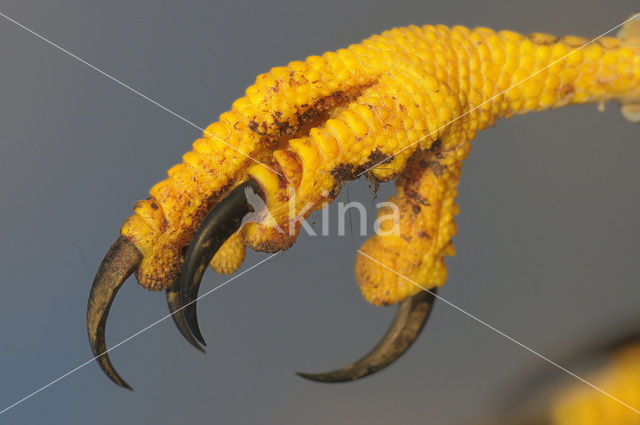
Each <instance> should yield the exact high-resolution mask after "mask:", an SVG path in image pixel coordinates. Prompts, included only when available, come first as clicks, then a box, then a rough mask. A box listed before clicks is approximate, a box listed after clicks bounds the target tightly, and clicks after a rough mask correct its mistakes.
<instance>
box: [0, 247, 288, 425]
mask: <svg viewBox="0 0 640 425" xmlns="http://www.w3.org/2000/svg"><path fill="white" fill-rule="evenodd" d="M278 254H279V252H276V253H275V254H271V255H270V256H268V257H267V258H265V259H264V260H262V261H260V262H258V263H256V264H254V265H253V266H251V267H249V268H248V269H246V270H243V271H242V272H240V273H238V274H237V275H235V276H233V277H232V278H230V279H229V280H227V281H225V282H223V283H221V284H220V285H218V286H216V287H215V288H213V289H210V290H209V291H207V292H205V293H204V294H202V295H200V296H199V297H198V298H196V299H195V300H193V301H190V302H189V303H187V304H185V305H183V306H182V307H180V308H179V309H177V310H176V311H174V312H173V313H170V314H167V315H166V316H164V317H163V318H161V319H160V320H156V321H155V322H153V323H152V324H150V325H149V326H147V327H145V328H143V329H141V330H139V331H138V332H136V333H134V334H133V335H131V336H129V337H128V338H126V339H124V340H122V341H120V342H119V343H117V344H116V345H114V346H113V347H111V348H109V349H108V350H106V351H105V352H103V353H100V354H99V355H97V356H95V357H93V358H91V359H89V360H87V361H86V362H84V363H82V364H81V365H80V366H78V367H76V368H74V369H71V370H70V371H69V372H67V373H65V374H64V375H62V376H60V377H59V378H56V379H54V380H53V381H51V382H49V383H48V384H47V385H45V386H43V387H41V388H40V389H38V390H36V391H34V392H32V393H31V394H29V395H28V396H25V397H23V398H21V399H20V400H18V401H16V402H15V403H13V404H12V405H10V406H8V407H5V408H4V409H3V410H1V411H0V415H2V414H3V413H5V412H6V411H8V410H10V409H13V408H14V407H16V406H17V405H19V404H20V403H22V402H24V401H27V400H28V399H30V398H31V397H33V396H34V395H36V394H38V393H39V392H41V391H44V390H46V389H47V388H49V387H50V386H52V385H54V384H55V383H57V382H58V381H61V380H62V379H64V378H66V377H67V376H69V375H71V374H72V373H74V372H76V371H78V370H79V369H82V368H83V367H85V366H86V365H88V364H89V363H91V362H93V361H94V360H95V359H97V358H98V357H102V356H104V355H105V354H107V353H108V352H109V351H111V350H113V349H115V348H118V347H119V346H121V345H122V344H124V343H125V342H128V341H130V340H131V339H133V338H135V337H137V336H138V335H140V334H141V333H143V332H145V331H147V330H149V329H151V328H152V327H154V326H155V325H157V324H158V323H160V322H162V321H163V320H166V319H168V318H169V317H171V316H173V315H174V314H176V313H178V312H179V311H182V309H184V308H186V307H188V306H190V305H191V304H193V303H195V302H196V301H198V300H200V299H202V298H204V297H206V296H207V295H209V294H210V293H212V292H214V291H217V290H218V289H220V288H222V287H223V286H225V285H226V284H227V283H229V282H231V281H232V280H235V279H237V278H239V277H240V276H242V275H243V274H245V273H247V272H248V271H250V270H253V269H254V268H256V267H258V266H259V265H261V264H262V263H264V262H265V261H267V260H270V259H271V258H273V257H274V256H276V255H278Z"/></svg>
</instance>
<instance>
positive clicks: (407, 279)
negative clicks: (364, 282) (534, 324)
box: [357, 249, 640, 414]
mask: <svg viewBox="0 0 640 425" xmlns="http://www.w3.org/2000/svg"><path fill="white" fill-rule="evenodd" d="M357 251H358V252H359V253H360V254H362V255H363V256H365V257H367V258H368V259H369V260H371V261H373V262H374V263H376V264H379V265H381V266H382V267H384V268H385V269H387V270H389V271H390V272H392V273H395V274H396V275H398V276H400V277H401V278H403V279H404V280H406V281H407V282H410V283H411V284H413V285H415V286H417V287H418V288H420V289H422V290H424V291H427V292H428V293H430V294H431V295H433V296H434V297H436V298H438V299H439V300H442V301H443V302H444V303H445V304H447V305H449V306H451V307H453V308H455V309H456V310H458V311H459V312H461V313H463V314H465V315H467V316H469V317H470V318H472V319H473V320H475V321H476V322H478V323H480V324H482V325H484V326H486V327H487V328H489V329H491V330H492V331H494V332H496V333H498V334H499V335H502V336H503V337H505V338H507V339H508V340H509V341H511V342H514V343H516V344H517V345H519V346H520V347H522V348H524V349H525V350H527V351H529V352H530V353H532V354H535V355H536V356H538V357H540V358H541V359H542V360H544V361H546V362H547V363H549V364H551V365H553V366H555V367H557V368H558V369H560V370H562V371H563V372H566V373H567V374H569V375H571V376H573V377H574V378H576V379H577V380H579V381H582V382H583V383H585V384H587V385H588V386H590V387H591V388H593V389H594V390H596V391H599V392H600V393H602V394H604V395H606V396H607V397H609V398H611V399H613V400H615V401H617V402H618V403H620V404H621V405H623V406H624V407H626V408H628V409H630V410H632V411H634V412H636V413H638V414H640V410H638V409H635V408H633V407H632V406H630V405H628V404H627V403H625V402H624V401H622V400H620V399H619V398H617V397H615V396H613V395H611V394H609V393H608V392H606V391H605V390H603V389H602V388H600V387H597V386H595V385H594V384H592V383H591V382H589V381H587V380H586V379H584V378H581V377H580V376H578V375H576V374H575V373H573V372H571V371H570V370H569V369H567V368H565V367H563V366H560V365H559V364H558V363H556V362H554V361H553V360H551V359H549V358H548V357H545V356H544V355H542V354H540V353H538V352H537V351H535V350H534V349H532V348H529V347H528V346H526V345H524V344H523V343H521V342H520V341H518V340H516V339H514V338H512V337H510V336H509V335H507V334H506V333H504V332H502V331H501V330H499V329H496V328H495V327H494V326H491V325H490V324H488V323H487V322H485V321H484V320H482V319H479V318H478V317H476V316H474V315H473V314H471V313H469V312H468V311H466V310H464V309H462V308H460V307H458V306H457V305H455V304H454V303H452V302H450V301H448V300H446V299H444V298H442V297H441V296H440V295H438V294H436V293H435V292H433V291H430V290H428V289H427V288H425V287H424V286H422V285H420V284H418V283H416V282H414V281H413V280H411V279H409V278H408V277H406V276H404V275H402V274H400V273H398V272H397V271H395V270H393V269H392V268H391V267H388V266H387V265H385V264H382V263H381V262H380V261H378V260H376V259H375V258H373V257H371V256H369V255H367V254H365V253H364V252H362V251H360V250H359V249H358V250H357Z"/></svg>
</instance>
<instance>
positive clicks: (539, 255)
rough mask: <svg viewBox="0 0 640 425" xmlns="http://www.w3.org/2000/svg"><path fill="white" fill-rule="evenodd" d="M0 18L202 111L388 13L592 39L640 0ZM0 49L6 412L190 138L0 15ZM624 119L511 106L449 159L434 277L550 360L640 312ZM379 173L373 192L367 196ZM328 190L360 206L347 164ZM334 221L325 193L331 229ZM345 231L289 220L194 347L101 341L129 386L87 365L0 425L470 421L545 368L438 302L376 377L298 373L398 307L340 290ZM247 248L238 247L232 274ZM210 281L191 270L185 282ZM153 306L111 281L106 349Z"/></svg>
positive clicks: (208, 301) (634, 174) (345, 353)
mask: <svg viewBox="0 0 640 425" xmlns="http://www.w3.org/2000/svg"><path fill="white" fill-rule="evenodd" d="M0 11H1V12H2V13H5V14H7V15H8V16H10V17H12V18H14V19H16V20H19V21H21V22H22V23H24V24H25V25H27V26H29V27H31V28H32V29H34V30H35V31H37V32H40V33H41V34H42V35H43V36H45V37H47V38H49V39H50V40H52V41H53V42H55V43H58V44H60V45H61V46H62V47H64V48H66V49H68V50H70V51H71V52H73V53H75V54H76V55H78V56H80V57H82V58H83V59H85V60H87V61H88V62H90V63H92V64H94V65H95V66H97V67H99V68H101V69H103V70H104V71H105V72H108V73H110V74H112V75H114V76H115V77H117V78H119V79H121V80H122V81H123V82H125V83H127V84H129V85H131V86H132V87H134V88H135V89H137V90H139V91H141V92H143V93H145V94H146V95H148V96H150V97H151V98H153V99H155V100H157V101H158V102H159V103H161V104H163V105H165V106H167V107H169V108H171V109H173V110H175V111H176V112H177V113H179V114H181V115H183V116H184V117H186V118H187V119H189V120H191V121H193V122H195V123H197V124H198V125H200V126H206V125H207V124H208V123H210V122H212V121H215V120H216V119H217V117H218V115H219V114H220V113H221V112H223V111H225V110H227V109H228V107H229V106H230V105H231V103H232V101H233V100H234V99H236V98H237V97H240V96H241V95H242V94H243V92H244V89H245V88H246V87H247V86H248V85H250V84H252V83H253V81H254V78H255V76H256V75H257V74H259V73H261V72H265V71H267V70H268V69H270V68H271V67H273V66H277V65H284V64H286V63H287V62H288V61H290V60H294V59H303V58H304V57H306V56H308V55H311V54H319V53H322V52H324V51H327V50H335V49H338V48H341V47H345V46H347V45H348V44H350V43H355V42H359V41H360V40H361V39H363V38H365V37H367V36H369V35H370V34H372V33H378V32H381V31H383V30H385V29H388V28H391V27H394V26H404V25H408V24H427V23H431V24H438V23H442V24H447V25H454V24H462V25H466V26H470V27H473V26H489V27H492V28H495V29H505V28H507V29H513V30H517V31H520V32H524V33H528V32H533V31H543V32H550V33H555V34H566V33H570V34H577V35H583V36H589V37H590V36H595V35H598V34H601V33H602V32H604V31H606V30H608V29H609V28H611V27H613V26H614V25H616V24H618V23H619V22H621V21H622V20H623V19H625V18H626V17H628V16H629V15H630V14H631V13H632V12H637V11H640V5H639V4H638V2H637V1H636V0H626V1H621V0H619V1H616V2H609V3H605V2H602V1H600V0H575V1H556V0H537V1H505V0H484V1H482V2H476V1H470V0H467V1H462V0H448V1H429V0H423V1H415V0H413V1H412V0H394V1H389V2H385V1H379V0H375V1H371V0H367V1H365V0H361V1H337V0H326V1H321V2H318V1H316V2H303V1H291V0H272V1H266V2H262V1H223V0H215V1H180V2H164V1H163V2H157V1H151V0H148V1H147V0H144V1H142V0H134V1H132V0H128V1H119V0H116V1H109V2H95V1H94V2H84V1H77V0H76V1H72V0H66V1H57V2H49V1H44V0H41V1H24V0H22V1H7V0H5V1H3V2H2V6H1V7H0ZM0 52H1V54H2V65H1V67H0V81H1V83H0V87H1V90H2V92H1V93H2V95H1V99H0V108H1V109H0V140H1V142H0V252H1V254H2V255H0V270H2V297H1V298H0V339H1V340H2V341H3V344H2V347H1V349H0V382H2V385H0V409H2V408H4V407H6V406H8V405H10V404H11V403H13V402H15V401H17V400H19V399H20V398H22V397H24V396H25V395H28V394H29V393H31V392H32V391H35V390H37V389H38V388H40V387H41V386H42V385H45V384H46V383H48V382H50V381H51V380H53V379H55V378H57V377H59V376H60V375H62V374H64V373H66V372H68V371H69V370H71V369H73V368H74V367H76V366H78V365H80V364H81V363H83V362H85V361H86V360H88V359H89V358H90V357H91V353H90V350H89V345H88V342H87V337H86V333H85V309H86V301H87V296H88V292H89V287H90V284H91V281H92V278H93V274H94V272H95V270H96V268H97V266H98V264H99V262H100V261H101V259H102V257H103V255H104V253H105V251H106V249H107V248H108V247H109V245H110V244H111V243H112V242H113V240H114V239H115V238H116V236H117V234H118V229H119V226H120V223H121V222H122V220H123V219H124V218H126V217H127V216H128V215H129V214H130V213H131V206H132V204H133V203H134V202H135V201H136V200H137V199H140V198H145V197H146V196H147V190H148V188H149V187H151V186H152V185H153V184H154V183H155V182H156V181H158V180H160V179H163V178H164V177H165V175H166V174H165V173H166V170H167V169H168V168H169V167H170V166H171V165H173V164H175V163H177V162H179V161H180V157H181V155H182V154H183V153H184V152H186V151H187V150H189V149H190V146H191V143H192V141H193V140H195V139H196V138H197V137H198V136H199V131H198V130H196V129H194V128H193V127H190V126H189V125H187V124H185V123H184V122H182V121H180V120H179V119H176V118H175V117H173V116H171V115H169V114H168V113H167V112H165V111H163V110H161V109H159V108H158V107H156V106H154V105H152V104H151V103H149V102H148V101H146V100H144V99H142V98H140V97H138V96H137V95H135V94H133V93H131V92H130V91H128V90H126V89H125V88H123V87H121V86H118V85H116V84H115V83H114V82H113V81H110V80H109V79H107V78H105V77H104V76H102V75H100V74H98V73H96V72H95V71H93V70H91V69H89V68H88V67H87V66H85V65H83V64H81V63H79V62H78V61H76V60H74V59H73V58H71V57H69V56H67V55H65V54H63V53H62V52H60V51H58V50H56V49H54V48H52V47H51V46H49V45H47V44H46V43H44V42H43V41H42V40H39V39H38V38H36V37H35V36H34V35H32V34H29V33H28V32H26V31H24V30H22V29H20V28H19V27H17V26H16V25H15V24H13V23H10V22H8V21H7V20H5V19H3V18H0ZM639 134H640V127H638V126H633V125H631V124H629V123H628V122H626V121H624V120H623V118H622V117H621V115H620V113H619V109H618V107H617V106H616V105H613V104H611V105H609V106H608V108H607V109H606V111H605V112H604V113H599V112H597V110H596V107H595V106H593V105H591V106H585V107H572V108H567V109H562V110H555V111H550V112H545V113H538V114H533V115H528V116H523V117H516V118H514V119H511V120H505V121H502V122H498V125H497V126H496V127H495V128H492V129H489V130H488V131H485V132H483V133H481V134H480V135H479V136H478V137H477V139H476V140H475V141H474V148H473V151H472V154H471V156H470V158H469V159H468V161H467V162H466V165H465V168H464V172H463V179H462V183H461V186H460V197H459V200H458V202H459V204H460V207H461V211H462V212H461V214H460V215H459V216H458V218H457V222H458V228H459V229H458V230H459V235H458V236H457V237H456V238H455V244H456V247H457V251H458V254H457V256H456V257H455V258H451V259H449V260H448V265H449V270H450V272H449V279H448V282H447V284H446V285H445V287H443V288H442V290H441V292H440V294H441V295H442V296H443V297H445V298H447V299H448V300H450V301H452V302H454V303H455V304H457V305H459V306H460V307H462V308H464V309H467V310H468V311H469V312H471V313H473V314H475V315H477V316H478V317H479V318H481V319H483V320H485V321H487V322H489V323H491V324H492V325H494V326H496V327H497V328H498V329H500V330H502V331H504V332H506V333H507V334H509V335H511V336H512V337H514V338H516V339H518V340H520V341H521V342H523V343H524V344H527V345H529V346H530V347H532V348H533V349H535V350H538V351H540V352H541V353H543V354H545V355H548V356H549V357H550V358H552V359H553V358H555V357H556V356H558V355H559V353H560V352H561V350H564V349H570V348H571V347H572V346H573V345H575V346H578V345H579V344H582V343H584V342H585V341H588V340H589V339H590V338H593V337H594V335H601V334H600V333H598V332H597V331H600V330H606V329H609V328H610V327H615V326H618V324H619V323H621V322H624V320H634V319H636V318H637V315H635V314H634V312H635V311H637V309H638V305H639V304H640V294H639V293H638V289H637V288H638V286H637V285H638V282H637V281H638V278H637V276H638V273H639V272H640V264H639V262H638V259H637V253H638V240H639V239H640V225H639V224H638V221H637V217H638V206H639V205H640V192H639V191H638V186H637V182H638V180H639V178H640V169H639V168H638V165H637V164H638V158H640V144H639V143H638V142H639V140H638V139H639V137H638V135H639ZM393 190H394V189H393V185H392V184H387V185H384V186H383V187H382V189H381V191H380V192H379V194H378V200H377V201H381V200H384V199H386V198H387V197H388V196H390V194H392V193H393ZM343 195H344V199H345V200H351V201H354V200H360V201H362V202H364V203H365V205H370V206H371V205H372V204H373V201H371V190H370V189H369V187H368V186H367V184H366V182H363V181H360V182H355V183H352V184H349V185H348V186H347V187H346V188H345V189H344V190H343ZM377 201H376V202H377ZM336 217H337V215H336V209H335V208H334V209H332V212H331V219H332V226H336V220H335V219H336ZM357 219H358V217H357V215H356V216H355V217H354V220H355V222H354V227H355V229H356V230H357V229H358V227H359V225H358V223H357ZM371 220H372V219H371ZM334 229H335V227H334ZM332 233H335V232H332ZM354 233H355V234H354V236H353V237H351V236H345V237H337V236H332V237H313V238H312V237H307V236H303V237H301V238H300V239H299V240H298V243H296V245H294V247H293V248H292V249H290V250H289V251H287V252H285V253H283V254H281V255H280V256H278V257H276V258H275V259H273V260H271V261H269V262H268V263H267V264H265V265H262V266H261V267H260V268H259V269H255V270H253V271H251V272H249V273H247V274H246V275H244V276H242V277H240V278H239V279H237V280H235V281H233V282H232V283H230V284H229V285H227V286H226V287H224V288H223V289H221V290H219V291H217V292H215V293H214V294H212V295H210V296H209V297H207V298H205V299H203V300H201V301H200V303H199V305H200V308H199V312H200V323H201V325H202V328H203V332H204V334H205V337H206V339H207V341H208V343H209V348H208V353H207V354H206V355H203V354H201V353H199V352H197V351H196V350H194V349H193V348H192V347H190V346H189V345H187V343H186V342H185V341H184V340H183V339H182V337H181V336H180V335H179V334H178V332H177V331H176V330H175V329H174V326H173V324H172V323H171V321H170V320H166V321H164V322H162V323H161V324H159V325H158V326H156V327H154V328H152V329H150V330H149V331H147V332H145V333H143V334H142V335H140V336H138V337H137V338H135V339H133V340H131V341H129V342H128V343H126V344H124V345H122V346H121V347H119V348H117V349H116V350H114V351H113V352H112V353H111V358H112V360H113V362H114V364H115V366H116V368H117V369H118V370H119V371H120V373H121V374H122V375H123V376H124V377H125V379H127V381H129V383H130V384H132V385H133V387H134V388H135V391H134V392H129V391H126V390H123V389H121V388H118V387H116V386H115V385H114V384H112V383H111V382H110V381H109V380H108V379H107V378H106V377H105V376H104V375H103V374H102V372H101V371H100V370H99V369H98V367H97V366H96V365H95V364H94V363H91V364H89V365H88V366H86V367H84V368H82V369H80V370H78V371H77V372H76V373H73V374H71V375H70V376H68V377H66V378H65V379H63V380H61V381H60V382H58V383H57V384H55V385H53V386H51V387H50V388H48V389H46V390H45V391H43V392H41V393H39V394H37V395H36V396H34V397H32V398H31V399H29V400H27V401H25V402H24V403H22V404H20V405H18V406H16V407H15V408H13V409H12V410H10V411H8V412H6V413H5V414H4V415H2V416H0V422H2V423H12V424H34V423H70V424H71V423H74V424H75V423H78V424H84V423H93V424H113V423H154V424H160V423H163V424H164V423H166V424H169V423H172V424H175V423H190V424H249V423H253V424H255V423H259V424H331V425H336V424H353V423H364V424H371V425H373V424H384V425H387V424H390V423H402V424H421V423H430V424H473V423H475V422H476V420H477V419H478V418H479V417H481V416H484V415H485V414H487V413H488V412H490V411H491V410H492V409H494V408H495V407H496V406H498V407H499V406H500V404H501V403H502V402H504V401H505V400H506V399H507V398H508V397H509V395H510V394H511V393H512V388H513V385H514V384H517V383H518V381H519V380H520V378H521V377H522V376H525V375H526V374H527V371H529V370H533V369H537V368H539V369H543V370H544V369H547V368H553V366H551V365H548V364H547V363H545V362H544V361H542V360H541V359H539V358H537V357H535V356H534V355H532V354H531V353H529V352H527V351H525V350H523V349H522V348H521V347H518V346H517V345H516V344H514V343H513V342H510V341H508V340H507V339H505V338H503V337H502V336H499V335H497V334H496V333H495V332H493V331H491V330H490V329H487V328H486V327H484V326H482V325H480V324H478V323H477V322H474V321H472V320H471V319H469V318H468V317H466V316H464V315H462V314H461V313H460V312H458V311H456V310H454V309H452V308H450V307H448V306H447V305H445V304H443V303H440V305H437V307H436V309H435V311H434V313H433V315H432V318H431V320H430V322H429V324H428V325H427V328H426V329H425V332H424V333H423V335H422V337H421V338H420V339H419V340H418V342H417V343H416V344H415V346H414V347H413V348H412V349H411V350H410V351H409V352H408V353H407V354H406V355H405V356H404V357H403V358H402V359H401V360H400V361H398V362H397V364H395V365H393V366H392V367H390V368H388V369H387V370H385V371H384V372H382V373H379V374H378V375H375V376H373V377H370V378H368V379H365V380H362V381H359V382H356V383H350V384H342V385H322V384H317V383H311V382H307V381H304V380H302V379H300V378H298V377H296V376H295V375H294V374H293V371H294V370H301V371H309V372H315V371H323V370H326V369H330V368H334V367H338V366H342V365H344V364H346V363H348V362H350V361H353V360H355V359H356V358H357V357H358V356H360V355H361V354H364V353H365V352H366V351H367V350H368V349H369V348H371V347H372V346H373V344H374V343H376V342H377V341H378V339H379V338H380V336H381V335H382V334H383V333H384V330H385V329H386V327H387V325H388V323H389V321H390V319H391V317H392V314H393V310H394V308H376V307H373V306H371V305H369V304H367V303H366V302H365V301H364V300H363V299H362V298H361V296H360V293H359V290H358V289H357V287H356V285H355V283H354V279H353V271H352V268H353V260H354V258H355V251H354V248H356V247H359V246H360V244H361V243H362V242H363V241H364V238H361V237H360V236H358V234H357V233H358V232H357V231H355V232H354ZM263 258H265V255H264V254H256V253H251V254H250V255H249V256H248V258H247V261H246V263H245V266H244V267H245V268H246V267H248V266H250V265H252V264H255V263H256V262H257V261H259V260H260V259H263ZM221 281H222V278H221V277H220V276H216V275H215V274H214V273H213V272H209V273H207V275H206V277H205V281H204V283H203V290H204V289H207V288H212V287H213V286H214V285H217V284H218V283H220V282H221ZM166 312H167V311H166V306H165V300H164V296H163V295H160V294H153V293H150V292H147V291H146V290H144V289H142V288H141V287H139V286H138V285H137V284H134V283H133V281H131V282H129V284H128V285H125V287H124V288H123V290H122V291H121V292H120V294H119V296H118V298H117V300H116V302H115V303H114V306H113V308H112V311H111V316H110V321H109V324H108V328H107V341H108V344H109V346H112V345H114V344H116V343H117V342H119V341H121V340H122V339H124V338H126V337H128V336H129V335H131V334H133V333H134V332H137V331H138V330H139V329H141V328H143V327H144V326H147V325H148V324H150V323H152V322H154V321H155V320H157V319H159V318H160V317H162V316H163V315H165V314H166ZM563 379H564V380H565V381H566V382H571V380H572V379H573V378H571V377H569V376H566V377H565V378H563Z"/></svg>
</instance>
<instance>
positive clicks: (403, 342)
mask: <svg viewBox="0 0 640 425" xmlns="http://www.w3.org/2000/svg"><path fill="white" fill-rule="evenodd" d="M435 293H436V289H431V290H430V291H422V292H420V293H418V294H416V295H414V296H412V297H409V298H407V299H405V300H404V301H402V302H401V303H400V305H399V306H398V310H397V311H396V315H395V317H394V319H393V322H392V323H391V326H390V327H389V330H388V331H387V333H386V334H385V336H384V337H383V338H382V340H381V341H380V342H379V343H378V345H376V346H375V347H374V348H373V350H371V351H370V352H369V354H367V355H366V356H364V357H363V358H361V359H360V360H358V361H357V362H355V363H353V364H350V365H349V366H346V367H344V368H342V369H338V370H334V371H332V372H326V373H318V374H311V373H301V372H296V374H297V375H298V376H300V377H302V378H305V379H309V380H311V381H317V382H332V383H333V382H348V381H355V380H357V379H361V378H364V377H365V376H368V375H371V374H373V373H376V372H378V371H379V370H382V369H384V368H385V367H387V366H389V365H390V364H391V363H393V362H394V361H396V360H397V359H398V358H399V357H400V356H401V355H402V354H403V353H404V352H405V351H407V349H408V348H409V347H410V346H411V344H413V342H414V341H415V340H416V338H418V335H420V331H422V328H423V327H424V325H425V323H426V322H427V319H428V318H429V315H430V314H431V311H432V310H433V303H434V302H435Z"/></svg>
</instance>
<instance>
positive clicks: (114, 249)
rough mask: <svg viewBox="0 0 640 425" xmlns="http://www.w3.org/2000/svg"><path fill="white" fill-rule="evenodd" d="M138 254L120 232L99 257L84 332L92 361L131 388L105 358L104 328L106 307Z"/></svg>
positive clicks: (138, 258) (130, 269) (133, 269)
mask: <svg viewBox="0 0 640 425" xmlns="http://www.w3.org/2000/svg"><path fill="white" fill-rule="evenodd" d="M141 260H142V254H141V253H140V251H138V249H137V248H136V247H135V246H134V245H133V244H132V243H131V242H129V240H128V239H126V238H125V237H124V236H121V237H119V238H118V239H117V240H116V241H115V242H114V243H113V245H111V248H109V251H108V252H107V254H106V255H105V257H104V260H102V263H101V264H100V268H98V272H97V273H96V277H95V279H94V280H93V285H92V286H91V293H90V294H89V304H88V306H87V332H88V334H89V343H90V344H91V351H92V352H93V355H94V356H95V359H96V361H97V362H98V364H99V365H100V367H101V368H102V370H103V371H104V373H106V374H107V376H108V377H109V378H111V380H112V381H113V382H115V383H116V384H118V385H120V386H121V387H124V388H128V389H130V390H131V389H132V388H131V387H130V386H129V384H127V383H126V382H125V381H124V379H122V378H121V377H120V375H118V372H116V370H115V369H114V367H113V365H112V364H111V360H109V354H108V353H107V344H106V343H105V328H106V325H107V317H108V316H109V309H110V308H111V304H112V303H113V300H114V298H115V297H116V293H117V292H118V290H119V289H120V287H121V286H122V284H123V283H124V281H125V280H127V278H128V277H129V276H130V275H131V273H133V272H134V271H135V269H136V268H137V267H138V265H139V264H140V261H141Z"/></svg>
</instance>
